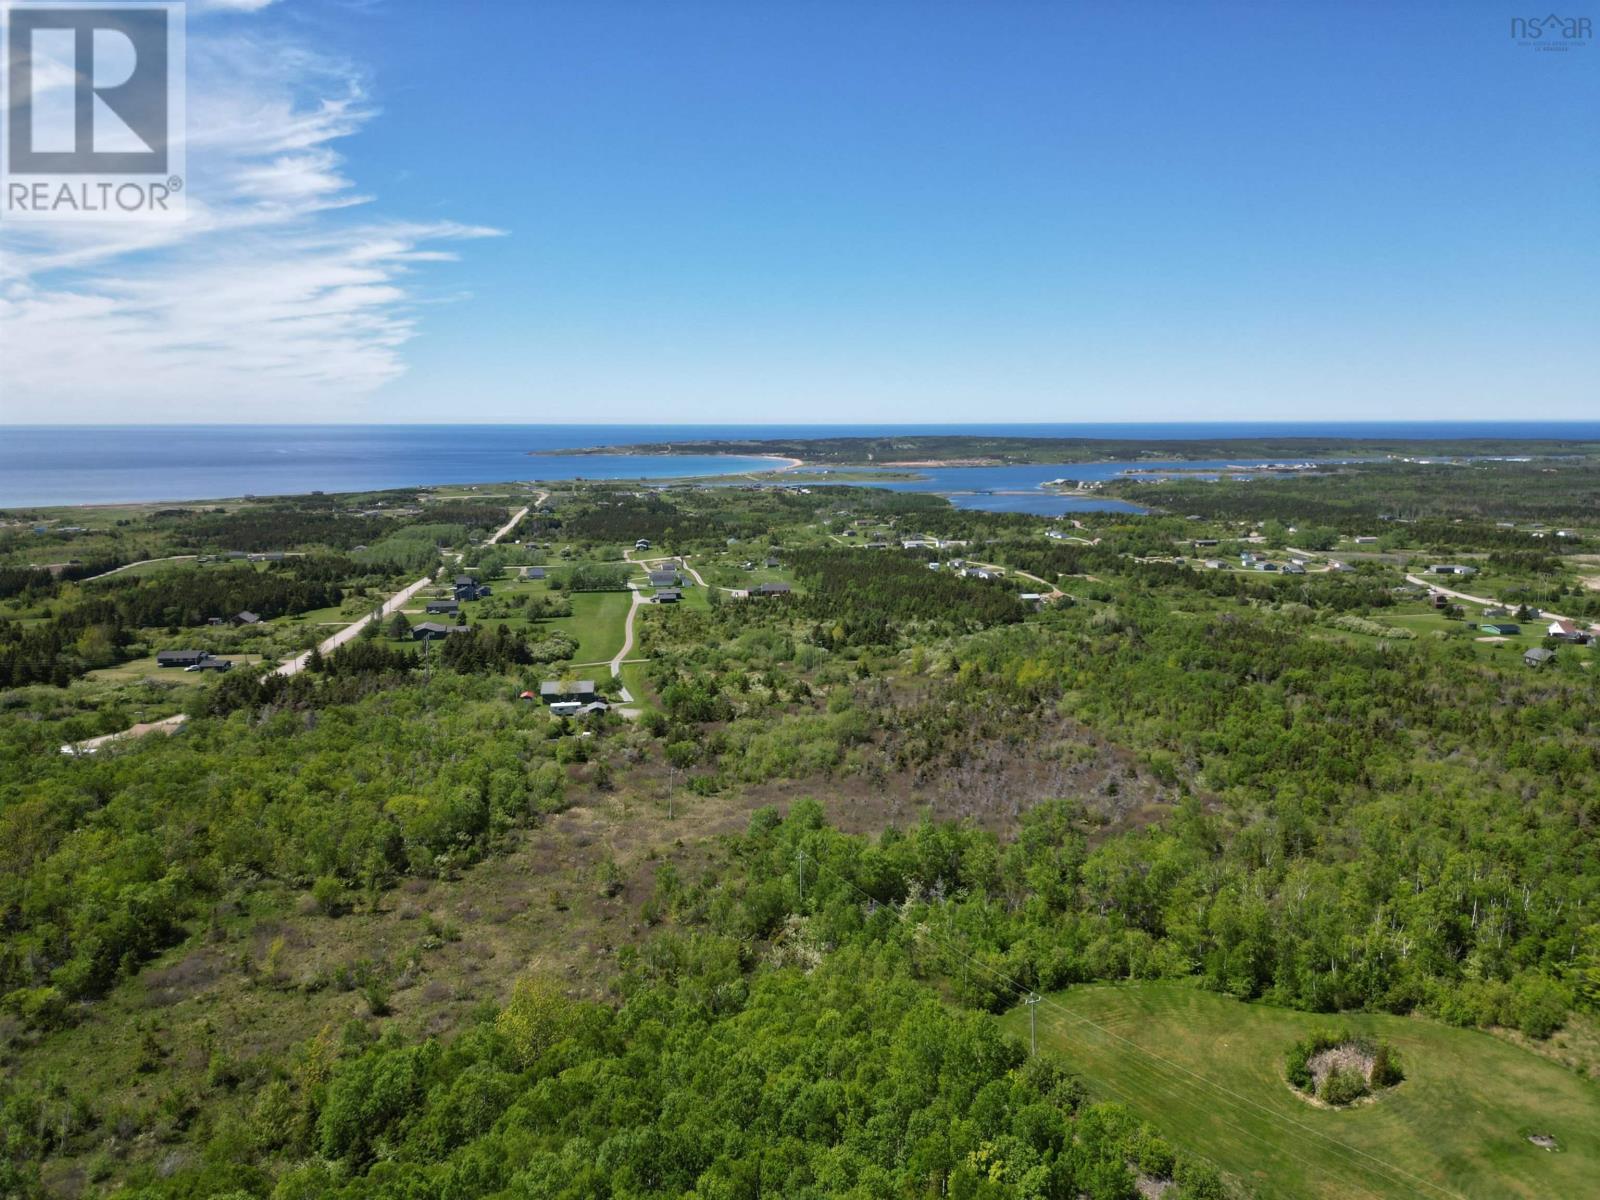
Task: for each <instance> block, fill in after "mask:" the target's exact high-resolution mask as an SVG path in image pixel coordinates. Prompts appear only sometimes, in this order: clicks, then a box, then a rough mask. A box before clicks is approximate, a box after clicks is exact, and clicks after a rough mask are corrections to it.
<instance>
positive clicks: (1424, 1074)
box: [1001, 984, 1600, 1200]
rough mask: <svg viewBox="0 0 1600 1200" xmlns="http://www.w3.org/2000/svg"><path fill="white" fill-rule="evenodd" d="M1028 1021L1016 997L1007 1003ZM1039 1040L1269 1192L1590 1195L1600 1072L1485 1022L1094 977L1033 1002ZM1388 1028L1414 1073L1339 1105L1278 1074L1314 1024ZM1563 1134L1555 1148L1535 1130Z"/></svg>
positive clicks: (1382, 1033) (1098, 1089)
mask: <svg viewBox="0 0 1600 1200" xmlns="http://www.w3.org/2000/svg"><path fill="white" fill-rule="evenodd" d="M1001 1022H1002V1024H1003V1025H1004V1026H1005V1028H1006V1029H1007V1030H1008V1031H1009V1032H1010V1033H1012V1034H1015V1035H1017V1036H1019V1037H1021V1038H1022V1039H1023V1040H1024V1041H1026V1040H1027V1037H1028V1014H1027V1012H1026V1010H1025V1009H1024V1008H1023V1007H1022V1006H1020V1005H1019V1006H1018V1007H1017V1008H1016V1009H1014V1010H1013V1011H1011V1012H1009V1013H1007V1014H1006V1015H1005V1016H1004V1017H1002V1018H1001ZM1038 1022H1039V1044H1040V1046H1041V1047H1049V1048H1050V1049H1053V1050H1055V1051H1057V1052H1058V1053H1060V1054H1061V1055H1063V1056H1064V1057H1065V1058H1066V1059H1067V1060H1068V1062H1069V1063H1070V1064H1071V1066H1072V1068H1073V1069H1074V1070H1075V1071H1077V1072H1078V1073H1079V1074H1080V1075H1082V1077H1083V1078H1084V1080H1085V1081H1086V1082H1087V1083H1088V1084H1089V1086H1090V1087H1091V1088H1092V1089H1093V1091H1094V1092H1095V1094H1096V1095H1097V1096H1099V1097H1102V1098H1104V1099H1110V1100H1118V1101H1121V1102H1122V1103H1124V1104H1126V1105H1127V1106H1128V1107H1129V1108H1130V1109H1132V1110H1133V1111H1134V1112H1136V1113H1138V1114H1139V1115H1140V1116H1141V1117H1143V1118H1145V1119H1146V1120H1148V1121H1149V1122H1150V1123H1151V1124H1152V1125H1154V1126H1155V1127H1156V1128H1157V1129H1158V1130H1159V1131H1160V1132H1161V1133H1163V1134H1164V1135H1166V1136H1167V1137H1168V1138H1170V1139H1171V1140H1172V1141H1173V1142H1175V1143H1177V1144H1178V1145H1179V1146H1181V1147H1183V1148H1185V1149H1188V1150H1192V1151H1194V1152H1196V1153H1199V1154H1203V1155H1205V1156H1206V1157H1208V1158H1210V1159H1211V1160H1212V1161H1213V1162H1214V1163H1216V1164H1217V1166H1219V1167H1220V1168H1221V1169H1222V1170H1224V1171H1226V1172H1228V1173H1229V1174H1231V1175H1233V1176H1235V1177H1236V1178H1237V1179H1239V1180H1240V1181H1241V1182H1242V1183H1243V1184H1244V1185H1245V1186H1246V1187H1247V1188H1248V1189H1249V1191H1250V1192H1251V1193H1252V1194H1253V1195H1256V1196H1260V1197H1263V1198H1266V1197H1278V1198H1283V1200H1288V1198H1290V1197H1294V1198H1296V1200H1299V1198H1302V1197H1318V1198H1326V1200H1335V1198H1338V1200H1347V1198H1348V1200H1360V1198H1362V1197H1383V1198H1385V1200H1387V1198H1389V1197H1393V1198H1395V1200H1401V1198H1405V1200H1411V1198H1414V1197H1428V1196H1431V1197H1435V1198H1436V1200H1448V1198H1450V1197H1466V1198H1471V1200H1477V1198H1479V1197H1483V1198H1485V1200H1487V1198H1489V1197H1507V1196H1526V1197H1557V1196H1592V1195H1595V1194H1596V1191H1595V1188H1596V1184H1595V1180H1596V1179H1597V1178H1600V1087H1597V1086H1596V1085H1595V1084H1594V1083H1592V1082H1590V1081H1587V1080H1584V1079H1582V1078H1579V1077H1578V1076H1576V1075H1574V1074H1572V1073H1570V1072H1568V1071H1565V1070H1563V1069H1562V1068H1561V1067H1559V1066H1557V1065H1555V1064H1554V1063H1552V1062H1549V1061H1547V1060H1545V1059H1543V1058H1540V1057H1538V1056H1536V1055H1534V1054H1531V1053H1529V1052H1528V1051H1525V1050H1522V1049H1520V1048H1518V1047H1516V1046H1513V1045H1511V1044H1509V1043H1507V1042H1505V1041H1502V1040H1500V1039H1498V1038H1495V1037H1492V1036H1490V1035H1489V1034H1485V1033H1479V1032H1476V1031H1472V1030H1465V1029H1452V1028H1450V1027H1448V1026H1444V1025H1440V1024H1438V1023H1436V1022H1433V1021H1427V1020H1423V1019H1420V1018H1407V1017H1393V1016H1386V1015H1381V1014H1367V1013H1349V1014H1318V1013H1301V1012H1292V1011H1289V1010H1286V1009H1281V1008H1269V1007H1266V1006H1264V1005H1259V1004H1244V1003H1241V1002H1239V1001H1237V1000H1233V999H1231V998H1229V997H1226V996H1219V995H1215V994H1213V993H1210V992H1203V991H1199V990H1196V989H1193V988H1188V987H1182V986H1176V985H1171V984H1126V985H1094V986H1084V987H1079V988H1073V989H1071V990H1070V991H1066V992H1060V993H1057V994H1055V995H1052V996H1049V997H1047V998H1046V999H1045V1001H1044V1002H1043V1003H1041V1004H1040V1005H1039V1006H1038ZM1343 1028H1349V1029H1351V1030H1353V1031H1354V1032H1356V1033H1370V1034H1373V1035H1376V1036H1378V1037H1382V1038H1385V1039H1387V1040H1388V1041H1389V1043H1390V1044H1391V1045H1392V1046H1393V1047H1394V1048H1395V1049H1396V1050H1398V1051H1399V1053H1400V1055H1401V1060H1402V1063H1403V1065H1404V1067H1405V1072H1406V1079H1405V1081H1404V1082H1403V1083H1401V1084H1400V1085H1399V1086H1398V1087H1396V1088H1394V1089H1393V1090H1391V1091H1387V1092H1385V1093H1384V1094H1383V1095H1382V1096H1381V1097H1380V1098H1379V1099H1378V1100H1377V1101H1376V1102H1375V1103H1370V1104H1365V1105H1360V1106H1357V1107H1355V1108H1351V1109H1348V1110H1343V1111H1336V1110H1328V1109H1318V1108H1314V1107H1312V1106H1310V1105H1307V1104H1305V1103H1304V1102H1302V1101H1301V1100H1300V1099H1298V1098H1297V1097H1296V1096H1295V1095H1294V1094H1293V1093H1292V1092H1291V1091H1290V1090H1289V1087H1288V1085H1287V1084H1286V1083H1285V1082H1284V1078H1283V1056H1284V1052H1285V1051H1286V1050H1287V1049H1288V1048H1289V1045H1290V1043H1292V1042H1293V1041H1295V1040H1296V1039H1297V1038H1299V1037H1301V1036H1303V1035H1304V1034H1305V1033H1307V1032H1309V1031H1311V1030H1314V1029H1336V1030H1337V1029H1343ZM1532 1134H1548V1135H1551V1136H1553V1137H1554V1138H1555V1139H1556V1142H1557V1144H1558V1145H1559V1146H1560V1151H1559V1152H1551V1151H1549V1150H1546V1149H1542V1148H1540V1147H1539V1146H1536V1145H1534V1144H1533V1143H1531V1142H1530V1141H1529V1140H1528V1138H1529V1136H1530V1135H1532Z"/></svg>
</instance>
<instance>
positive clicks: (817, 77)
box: [0, 0, 1600, 423]
mask: <svg viewBox="0 0 1600 1200" xmlns="http://www.w3.org/2000/svg"><path fill="white" fill-rule="evenodd" d="M1514 7H1515V6H1509V5H1504V4H1475V3H1460V2H1459V0H1456V2H1450V3H1438V4H1428V3H1414V2H1406V0H1401V2H1399V3H1394V4H1389V3H1384V4H1377V3H1373V4H1359V3H1346V2H1342V0H1341V2H1338V3H1334V2H1331V0H1330V2H1327V3H1318V2H1302V3H1295V4H1281V5H1262V4H1238V5H1234V4H1215V3H1203V2H1194V3H1178V2H1177V0H1171V2H1163V3H1148V4H1141V3H1132V4H1127V3H1116V4H1113V3H1110V2H1105V3H1071V2H1067V0H1055V2H1049V3H1046V2H1032V0H1027V2H1024V0H991V2H983V3H980V2H978V0H968V2H967V3H959V4H943V3H937V2H930V0H915V2H908V3H897V2H895V0H874V3H871V4H860V3H848V2H846V0H804V2H802V0H796V2H791V3H783V4H778V3H761V2H755V0H718V2H707V0H700V2H695V0H674V2H672V3H660V2H652V0H633V2H630V3H609V2H607V0H563V2H559V3H555V2H548V0H518V2H515V3H513V2H511V0H503V2H496V3H458V4H439V3H437V2H432V3H409V2H400V0H364V2H348V0H347V2H344V3H339V2H330V0H277V2H275V3H265V4H263V3H261V0H208V3H207V4H206V5H203V6H201V7H200V9H193V8H192V10H191V20H190V41H191V68H190V69H191V79H190V99H189V108H190V118H191V137H192V138H193V137H195V134H194V125H195V123H196V122H200V123H201V124H202V126H207V123H208V122H209V123H210V124H209V126H207V128H208V130H209V132H208V134H203V135H201V141H202V142H203V143H204V145H203V146H202V147H201V148H202V149H204V148H205V147H206V146H209V147H210V150H211V154H212V157H211V158H210V159H209V160H208V159H207V158H206V157H205V156H204V155H203V154H202V155H201V157H200V163H199V165H195V163H194V160H195V157H196V152H195V148H194V147H193V145H192V147H191V181H192V186H191V190H190V203H191V205H194V204H195V203H196V201H197V200H203V199H204V196H203V195H202V193H203V191H204V189H205V188H206V187H207V184H208V176H207V175H206V174H205V173H204V171H203V169H202V168H203V167H204V166H205V165H206V163H207V161H210V162H211V163H212V164H213V167H214V175H213V177H212V178H213V179H214V181H215V183H216V187H215V188H214V189H213V190H214V194H215V196H216V198H217V205H216V215H215V216H214V217H213V218H210V219H209V223H207V220H205V219H203V220H202V227H201V228H200V229H199V230H196V231H191V232H189V233H186V234H185V235H184V236H182V237H177V238H174V239H171V240H169V241H164V242H159V243H155V244H144V243H137V244H134V245H132V246H131V247H130V246H129V245H127V244H125V243H123V242H114V243H113V244H112V245H111V246H110V247H109V248H107V247H106V246H105V245H104V244H99V245H97V247H96V248H95V249H94V250H93V251H92V252H89V253H79V254H74V253H72V247H71V246H70V245H64V244H63V243H62V242H59V241H49V240H46V241H38V240H33V241H28V242H23V243H19V242H18V241H17V240H16V238H15V234H14V233H12V232H10V231H8V232H7V233H6V234H4V235H0V239H5V238H9V239H12V240H11V241H9V242H8V241H6V240H0V252H3V251H5V250H8V249H9V250H11V251H12V252H13V263H14V265H13V267H12V269H11V272H10V274H9V276H8V275H7V273H6V270H5V269H4V268H3V267H0V289H4V290H0V356H3V355H5V354H6V353H7V345H8V343H9V344H10V348H11V350H10V353H11V356H12V357H13V359H14V360H15V359H18V358H20V360H21V361H22V369H20V370H17V371H15V372H13V371H7V375H10V377H11V379H10V381H9V382H7V383H5V384H4V385H3V391H4V393H6V395H5V398H4V399H3V400H0V405H3V409H4V413H5V416H6V418H7V419H12V420H17V419H36V420H37V419H45V416H44V415H43V414H44V412H45V411H46V410H48V411H49V414H50V419H54V420H86V421H95V420H112V419H120V420H137V419H141V418H143V419H152V420H185V419H187V420H262V419H267V420H271V419H282V420H330V421H331V420H355V421H362V420H378V421H382V420H396V421H420V420H454V419H459V420H471V421H540V422H550V421H574V422H595V421H617V422H629V421H644V420H649V421H684V422H692V421H703V422H714V421H786V422H793V421H799V420H812V421H901V422H913V423H914V422H918V421H963V420H965V421H974V420H975V421H984V420H1008V421H1081V420H1141V419H1148V420H1168V419H1189V420H1204V419H1213V420H1250V419H1269V418H1277V419H1284V418H1290V419H1294V418H1303V419H1307V420H1312V419H1381V418H1395V419H1400V418H1438V419H1469V418H1494V417H1547V418H1562V417H1567V418H1580V417H1581V418H1592V417H1593V416H1594V415H1595V414H1596V412H1597V411H1600V404H1597V402H1596V389H1595V384H1594V381H1595V380H1596V379H1600V337H1597V336H1596V330H1597V328H1600V297H1597V284H1600V269H1597V268H1600V251H1597V249H1596V247H1595V240H1594V238H1593V236H1592V232H1593V222H1594V215H1595V213H1596V212H1600V154H1597V149H1600V147H1597V145H1596V135H1595V128H1596V126H1595V117H1596V114H1597V113H1600V45H1595V44H1593V42H1592V39H1591V42H1590V44H1588V45H1585V46H1582V47H1578V48H1575V49H1573V50H1572V51H1571V52H1569V53H1542V52H1538V51H1535V50H1532V49H1529V48H1527V47H1524V46H1519V45H1518V44H1517V43H1516V42H1515V40H1514V39H1512V38H1511V36H1510V33H1509V28H1510V18H1511V16H1512V15H1513V8H1514ZM1597 15H1600V14H1597ZM241 93H242V94H241ZM218 113H228V114H232V119H230V120H220V119H216V114H218ZM264 130H265V131H267V132H266V133H264V132H263V131H264ZM229 137H237V138H238V139H239V140H240V144H239V145H233V144H230V143H229V142H228V140H227V139H228V138H229ZM208 138H209V140H207V139H208ZM356 201H359V203H357V202H356ZM66 236H67V235H65V234H63V235H62V237H63V238H65V237H66ZM16 263H21V267H20V268H19V267H17V266H16V265H15V264H16ZM19 281H20V282H19ZM174 295H179V296H188V297H190V298H189V299H187V300H174V299H172V297H173V296H174ZM156 297H160V299H157V298H156ZM95 301H101V302H102V303H100V304H98V305H97V304H96V303H94V302H95ZM8 333H9V336H8ZM57 340H65V341H71V342H75V343H77V344H86V343H87V344H93V345H96V346H98V347H100V353H99V354H98V355H97V356H96V358H95V359H94V361H93V362H92V364H91V365H90V366H85V365H83V364H81V363H80V364H77V365H75V366H73V367H71V368H63V367H60V366H59V365H56V363H55V360H54V359H49V360H48V361H47V356H46V349H47V348H49V347H52V346H54V345H56V344H57ZM24 346H26V347H28V349H24ZM0 369H3V365H0ZM0 378H4V377H3V376H0ZM236 405H237V406H238V407H236ZM19 409H21V410H22V411H19ZM34 409H38V410H39V412H40V414H41V415H38V416H35V415H34V414H33V411H32V410H34Z"/></svg>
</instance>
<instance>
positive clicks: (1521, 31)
mask: <svg viewBox="0 0 1600 1200" xmlns="http://www.w3.org/2000/svg"><path fill="white" fill-rule="evenodd" d="M1593 36H1594V25H1593V23H1592V22H1591V21H1590V20H1589V18H1588V17H1563V16H1560V15H1558V14H1556V13H1550V14H1549V15H1548V16H1543V17H1512V18H1511V40H1512V41H1514V42H1516V43H1517V44H1518V45H1519V46H1529V47H1531V48H1533V49H1535V50H1558V51H1559V50H1572V49H1575V48H1577V47H1579V46H1586V45H1588V44H1589V39H1590V38H1591V37H1593Z"/></svg>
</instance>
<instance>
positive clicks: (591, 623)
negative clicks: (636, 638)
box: [545, 592, 633, 678]
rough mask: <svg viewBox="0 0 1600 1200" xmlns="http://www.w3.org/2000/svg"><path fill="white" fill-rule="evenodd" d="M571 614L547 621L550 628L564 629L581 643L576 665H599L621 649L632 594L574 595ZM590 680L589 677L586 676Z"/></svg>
mask: <svg viewBox="0 0 1600 1200" xmlns="http://www.w3.org/2000/svg"><path fill="white" fill-rule="evenodd" d="M569 594H570V596H571V598H572V615H571V616H570V617H558V618H556V619H554V620H552V621H547V622H545V625H546V627H547V628H550V629H563V630H565V631H566V632H567V633H570V634H571V635H572V636H573V637H575V638H577V640H578V652H577V654H575V655H574V656H573V659H572V661H573V662H581V663H582V662H599V661H600V660H601V659H609V658H611V657H612V656H613V655H615V654H616V652H617V651H618V650H621V649H622V638H623V633H624V630H625V628H626V626H627V621H628V606H629V605H630V604H632V603H633V599H632V596H633V594H632V593H631V592H572V593H569ZM585 678H587V676H585Z"/></svg>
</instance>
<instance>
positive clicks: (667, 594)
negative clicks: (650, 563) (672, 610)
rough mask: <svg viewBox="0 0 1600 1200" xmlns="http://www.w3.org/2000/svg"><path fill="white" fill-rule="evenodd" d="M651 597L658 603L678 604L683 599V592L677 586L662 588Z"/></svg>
mask: <svg viewBox="0 0 1600 1200" xmlns="http://www.w3.org/2000/svg"><path fill="white" fill-rule="evenodd" d="M651 599H652V600H654V601H655V602H656V603H657V604H676V603H677V602H678V601H679V600H682V599H683V593H682V592H680V591H679V590H678V589H677V588H662V589H661V590H660V591H658V592H657V593H656V594H655V595H654V596H652V597H651Z"/></svg>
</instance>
